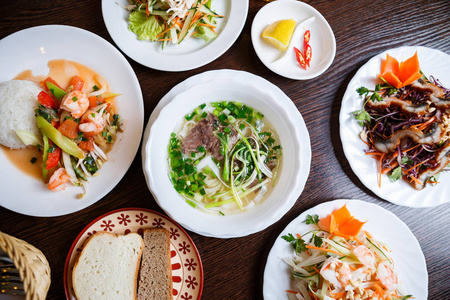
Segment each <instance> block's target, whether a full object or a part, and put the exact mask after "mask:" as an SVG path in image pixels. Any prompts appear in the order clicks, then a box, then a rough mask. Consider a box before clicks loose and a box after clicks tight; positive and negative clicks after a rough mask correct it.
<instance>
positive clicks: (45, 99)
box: [37, 91, 59, 108]
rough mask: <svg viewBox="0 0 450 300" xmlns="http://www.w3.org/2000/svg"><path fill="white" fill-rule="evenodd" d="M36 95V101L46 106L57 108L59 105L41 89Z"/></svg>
mask: <svg viewBox="0 0 450 300" xmlns="http://www.w3.org/2000/svg"><path fill="white" fill-rule="evenodd" d="M37 97H38V101H39V102H40V103H41V104H42V105H44V106H45V107H47V108H58V107H59V105H58V103H56V101H55V100H54V99H53V98H52V96H50V95H49V94H47V93H46V92H44V91H41V92H40V93H39V94H38V96H37Z"/></svg>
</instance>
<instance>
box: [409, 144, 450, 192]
mask: <svg viewBox="0 0 450 300" xmlns="http://www.w3.org/2000/svg"><path fill="white" fill-rule="evenodd" d="M435 159H436V162H437V163H436V165H435V166H434V167H428V168H426V169H425V170H423V171H419V173H418V177H417V179H418V180H419V182H420V183H422V184H420V183H418V182H416V181H414V182H413V186H414V188H415V189H416V190H421V189H423V188H424V187H425V186H426V183H427V181H428V180H429V179H430V178H431V177H432V176H435V175H436V174H438V173H439V172H441V171H442V170H443V169H444V168H445V167H446V166H447V165H448V164H449V163H450V143H449V142H447V144H446V145H444V146H442V148H441V149H439V151H438V152H437V153H436V158H435Z"/></svg>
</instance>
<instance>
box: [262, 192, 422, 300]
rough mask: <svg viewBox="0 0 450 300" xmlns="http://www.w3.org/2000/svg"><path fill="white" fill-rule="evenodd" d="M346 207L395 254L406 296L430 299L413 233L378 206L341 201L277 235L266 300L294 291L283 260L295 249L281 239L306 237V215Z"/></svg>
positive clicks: (266, 272) (299, 219)
mask: <svg viewBox="0 0 450 300" xmlns="http://www.w3.org/2000/svg"><path fill="white" fill-rule="evenodd" d="M344 204H347V208H348V210H349V211H350V213H351V214H352V215H353V216H355V217H356V218H357V219H358V220H361V221H366V220H367V221H368V222H367V223H366V224H365V225H364V230H367V231H368V232H370V234H372V235H373V237H374V238H375V239H376V240H378V241H383V242H385V243H386V244H387V246H388V248H389V249H390V250H391V251H392V252H391V253H390V254H391V257H392V259H393V260H394V264H395V271H396V272H397V275H398V279H399V281H401V282H402V284H403V286H404V288H405V291H406V292H407V294H411V295H413V296H414V299H427V295H428V273H427V267H426V263H425V257H424V255H423V253H422V250H421V249H420V245H419V242H418V241H417V239H416V237H415V236H414V234H413V233H412V232H411V230H410V229H409V228H408V226H406V224H405V223H403V222H402V221H401V220H400V219H399V218H398V217H397V216H395V215H394V214H393V213H391V212H390V211H388V210H386V209H384V208H382V207H381V206H378V205H376V204H372V203H368V202H364V201H360V200H350V199H339V200H334V201H329V202H325V203H322V204H319V205H317V206H315V207H313V208H310V209H308V210H306V211H305V212H303V213H302V214H301V215H299V216H298V217H297V218H295V219H294V220H292V222H291V223H289V225H288V226H286V228H285V229H284V230H283V231H282V232H281V233H280V234H279V235H278V237H277V239H276V240H275V243H274V245H273V247H272V249H271V250H270V252H269V256H268V257H267V263H266V268H265V270H264V281H263V295H264V299H265V300H278V299H287V293H286V290H293V289H294V286H293V285H292V282H291V278H292V275H291V272H290V266H288V265H287V264H286V263H285V262H284V261H283V260H282V259H283V258H286V257H291V256H292V255H293V254H294V252H293V248H292V245H291V244H290V243H288V242H286V241H285V240H283V239H282V238H281V237H282V236H283V235H286V234H288V233H292V234H296V233H300V234H302V233H306V232H308V231H309V230H311V229H312V228H313V227H312V226H311V225H306V224H305V223H304V221H305V220H306V216H307V215H314V214H317V215H318V216H319V218H323V217H326V216H327V215H329V214H330V213H332V212H333V211H334V210H336V209H338V208H340V207H342V206H343V205H344Z"/></svg>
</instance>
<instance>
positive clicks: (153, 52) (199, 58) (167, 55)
mask: <svg viewBox="0 0 450 300" xmlns="http://www.w3.org/2000/svg"><path fill="white" fill-rule="evenodd" d="M134 2H137V4H138V5H139V4H142V3H144V6H145V3H148V4H152V3H154V2H155V1H148V2H147V1H134ZM150 2H151V3H150ZM156 2H158V1H156ZM194 2H196V1H184V2H183V1H182V2H180V3H177V4H175V1H173V5H176V6H177V7H173V8H171V9H168V10H166V9H167V8H166V7H162V8H160V7H157V6H156V5H158V3H156V4H155V5H153V6H152V7H151V8H147V7H142V8H140V9H141V10H143V14H144V16H145V13H144V12H145V11H146V10H150V11H153V12H154V13H155V14H157V15H156V17H157V19H158V20H160V21H158V22H160V24H162V21H161V19H164V20H165V21H166V22H169V21H170V20H171V18H170V16H171V15H169V13H168V12H170V11H178V9H179V7H178V6H184V5H187V4H188V3H189V4H190V5H192V4H193V3H194ZM203 2H205V1H203ZM171 3H172V2H171ZM199 4H200V6H202V8H201V9H198V10H199V11H200V12H201V11H204V9H208V10H209V8H206V6H205V5H203V4H202V2H201V3H199ZM165 5H167V4H165ZM154 6H156V8H155V9H153V7H154ZM248 6H249V1H248V0H212V1H211V7H210V10H211V11H210V12H208V13H207V15H209V16H210V15H212V14H214V15H217V16H218V17H217V18H214V20H212V21H211V20H206V19H203V20H204V21H201V23H203V22H206V23H205V25H204V26H201V27H202V28H200V30H202V29H203V28H205V27H208V26H213V27H214V33H213V34H214V35H215V37H214V38H211V39H209V40H208V41H207V42H205V41H204V40H203V39H202V38H195V37H191V36H186V38H185V39H183V40H181V38H180V35H177V36H178V41H175V40H174V39H177V38H176V37H174V39H172V40H171V41H167V40H168V39H170V38H171V36H172V37H173V36H174V35H175V34H174V33H171V34H170V35H169V36H167V37H164V36H162V37H163V38H160V37H159V35H161V34H162V35H163V34H164V32H167V33H168V34H169V33H170V31H172V32H173V30H175V28H177V26H178V23H179V22H181V20H182V19H183V18H182V17H177V18H178V19H177V18H175V20H174V21H175V22H174V23H173V26H172V25H169V28H167V29H165V30H164V29H160V30H159V31H161V32H160V34H158V35H157V36H158V37H157V40H156V41H149V40H144V39H139V38H138V36H137V35H136V33H135V32H133V31H132V30H130V21H129V20H130V10H132V8H130V3H129V2H128V1H127V0H119V1H110V0H103V1H102V13H103V19H104V21H105V24H106V28H107V29H108V32H109V34H110V35H111V38H112V39H113V40H114V42H115V43H116V44H117V46H118V47H119V48H120V49H121V50H122V51H123V52H124V53H125V54H126V55H128V56H129V57H130V58H131V59H133V60H135V61H136V62H138V63H140V64H142V65H144V66H147V67H149V68H152V69H156V70H161V71H173V72H174V71H186V70H192V69H195V68H198V67H201V66H203V65H206V64H208V63H210V62H212V61H213V60H215V59H217V58H218V57H220V56H221V55H222V54H223V53H225V52H226V51H227V50H228V49H229V48H230V47H231V45H232V44H233V43H234V42H235V41H236V39H237V38H238V36H239V34H240V33H241V31H242V29H243V27H244V24H245V21H246V19H247V12H248ZM127 8H129V9H127ZM136 10H139V8H136V9H135V11H136ZM158 12H159V13H158ZM173 17H175V16H173ZM151 18H153V17H151ZM167 18H169V20H166V19H167ZM188 18H189V19H190V17H189V16H188V17H186V19H188ZM177 20H178V21H177ZM193 23H194V22H193ZM171 24H172V23H171ZM155 26H159V25H157V24H156V21H155ZM141 27H144V26H141ZM182 27H183V26H182V25H181V24H180V30H182V29H183V28H182ZM172 29H173V30H172ZM194 29H195V28H193V29H192V30H194ZM192 30H189V35H191V31H192ZM177 32H178V31H177ZM182 32H184V31H182ZM160 39H162V40H166V42H161V41H159V40H160ZM163 43H164V47H163V46H162V45H163Z"/></svg>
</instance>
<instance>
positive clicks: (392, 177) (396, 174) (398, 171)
mask: <svg viewBox="0 0 450 300" xmlns="http://www.w3.org/2000/svg"><path fill="white" fill-rule="evenodd" d="M388 177H389V181H390V182H395V181H397V180H399V179H400V178H402V167H400V166H398V167H397V168H395V169H394V170H392V172H391V174H389V175H388Z"/></svg>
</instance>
